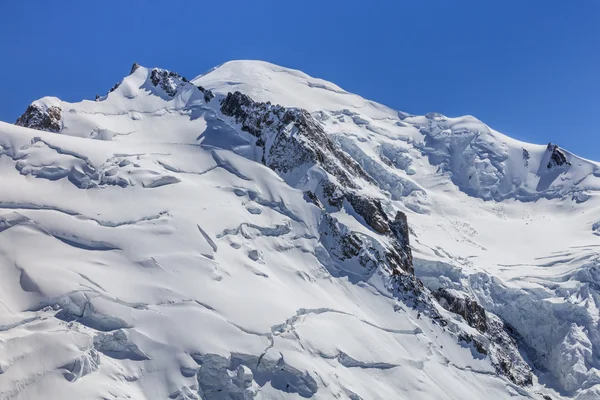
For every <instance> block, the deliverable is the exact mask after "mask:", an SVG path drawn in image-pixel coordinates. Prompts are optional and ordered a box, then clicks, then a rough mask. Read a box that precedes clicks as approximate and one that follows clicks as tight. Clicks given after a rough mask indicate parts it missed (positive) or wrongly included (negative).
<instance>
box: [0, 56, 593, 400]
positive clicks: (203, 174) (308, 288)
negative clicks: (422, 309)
mask: <svg viewBox="0 0 600 400" xmlns="http://www.w3.org/2000/svg"><path fill="white" fill-rule="evenodd" d="M150 73H151V70H150V69H147V68H144V67H140V68H138V69H137V70H135V71H134V72H133V73H132V74H131V75H129V76H127V77H126V78H124V80H123V81H122V83H121V84H120V85H119V86H118V87H117V88H116V89H115V90H114V91H112V92H111V93H109V94H108V95H107V96H104V97H102V98H100V99H99V100H98V101H87V100H84V101H82V102H80V103H67V102H63V101H61V100H59V99H57V98H53V97H46V98H43V99H41V100H38V101H37V102H38V103H39V104H40V105H42V108H43V109H45V108H46V107H51V106H58V107H60V108H61V110H62V117H61V126H62V128H61V130H60V132H59V133H50V132H43V131H37V130H33V129H29V128H24V127H20V126H14V125H11V124H8V123H0V154H1V156H0V182H1V183H2V187H3V190H2V191H1V192H0V271H1V273H2V280H0V398H2V399H40V398H44V399H65V398H73V399H84V398H85V399H87V398H90V399H96V398H97V399H125V398H128V399H167V398H171V399H205V400H208V399H244V400H246V399H252V398H256V399H300V398H313V399H352V400H357V399H364V400H367V399H457V400H458V399H461V400H464V399H474V400H475V399H484V398H485V399H508V398H532V399H541V398H542V397H541V396H542V394H546V395H549V396H551V398H553V399H559V398H576V399H578V400H588V399H598V398H600V326H599V322H600V321H599V320H600V316H599V308H598V307H599V301H600V296H599V290H600V286H599V285H600V256H599V255H598V250H599V249H600V236H599V235H600V233H599V232H600V228H598V226H599V225H600V212H599V211H600V196H599V190H600V164H598V163H596V162H592V161H588V160H584V159H582V158H579V157H577V156H575V155H573V154H571V153H569V152H568V151H566V150H563V149H560V151H561V152H562V153H563V154H564V155H565V157H566V159H567V160H568V162H569V163H568V164H563V165H552V166H551V167H550V168H549V167H548V165H549V161H550V158H551V153H552V152H551V151H549V150H548V149H547V146H546V145H534V144H528V143H523V142H519V141H517V140H514V139H511V138H509V137H507V136H504V135H502V134H501V133H499V132H497V131H494V130H493V129H491V128H490V127H488V126H487V125H485V124H484V123H482V122H481V121H478V120H477V119H475V118H474V117H470V116H466V117H459V118H447V117H444V116H442V115H440V114H428V115H426V116H411V115H408V114H406V113H403V112H399V111H396V110H393V109H391V108H389V107H386V106H383V105H381V104H378V103H375V102H372V101H369V100H365V99H363V98H361V97H360V96H357V95H355V94H351V93H348V92H346V91H344V90H343V89H341V88H339V87H338V86H336V85H335V84H333V83H330V82H326V81H324V80H321V79H315V78H312V77H310V76H308V75H306V74H304V73H302V72H300V71H296V70H292V69H288V68H283V67H279V66H276V65H273V64H269V63H266V62H260V61H232V62H228V63H225V64H223V65H221V66H219V67H216V68H215V69H213V70H211V71H209V72H208V73H206V74H203V75H200V76H198V77H196V78H195V79H193V80H192V81H191V82H192V83H193V84H195V85H202V86H203V87H204V88H206V89H210V90H212V91H213V92H214V93H215V95H216V97H215V98H214V99H212V100H211V101H210V102H208V103H207V102H206V101H205V99H204V96H203V95H202V93H201V92H200V91H199V90H197V89H196V88H195V87H194V86H193V85H192V84H189V83H182V84H181V85H180V86H174V88H175V89H176V94H175V95H174V96H173V97H171V96H170V95H169V94H168V93H166V92H164V90H163V89H161V88H160V87H154V85H152V84H151V82H150ZM236 90H239V91H241V92H242V93H244V94H247V95H249V96H250V97H251V98H252V99H254V100H257V101H262V102H266V101H270V102H272V103H277V104H281V105H283V106H286V107H298V108H304V109H306V110H308V111H309V112H310V113H312V115H313V116H314V117H315V118H316V119H317V120H318V121H319V122H320V123H321V124H322V125H323V127H324V129H325V132H327V133H328V134H329V135H330V136H331V137H332V138H333V139H334V140H335V142H336V143H337V144H338V145H339V146H340V147H341V148H342V149H343V150H344V151H345V152H346V153H348V154H349V155H350V156H351V157H352V158H353V159H355V160H356V161H357V162H359V164H360V165H361V166H362V167H363V168H364V170H365V171H366V172H367V173H368V174H369V175H370V176H371V177H372V178H373V179H374V181H375V182H376V185H371V186H368V187H364V188H363V189H364V190H365V191H367V192H369V193H370V195H372V196H373V197H376V198H379V199H381V200H382V202H383V205H384V209H385V210H386V212H388V213H389V215H394V214H395V211H397V210H401V211H403V212H405V213H406V214H407V216H408V223H409V226H410V229H411V238H410V239H411V245H412V249H413V256H414V266H415V270H416V274H417V276H419V277H420V278H421V280H422V281H423V283H424V284H425V286H426V287H428V288H430V289H431V290H436V289H438V288H447V289H452V290H454V291H456V292H457V293H462V294H465V295H468V296H470V297H471V298H473V299H475V300H477V301H478V302H479V303H480V304H481V305H482V306H484V307H485V309H486V310H488V311H490V312H493V313H495V314H496V315H498V316H500V317H501V318H502V319H504V320H505V321H506V322H508V323H510V324H511V325H512V326H513V327H514V328H515V329H516V330H517V331H518V332H519V334H520V335H521V336H522V337H523V342H524V343H523V347H524V350H523V351H524V352H525V351H527V354H528V357H529V358H530V361H531V364H532V366H533V367H534V368H535V372H536V377H535V379H534V384H533V386H531V387H525V388H521V387H518V386H516V385H514V384H512V383H511V382H510V381H508V380H507V379H506V378H504V377H502V376H499V375H497V374H496V372H495V370H494V368H493V366H492V365H491V362H490V360H489V358H488V357H486V356H484V355H482V354H479V353H477V351H475V349H473V348H472V347H470V346H468V345H466V344H464V343H462V344H461V343H459V342H458V341H457V340H456V338H455V337H454V336H452V335H450V334H449V333H448V332H447V331H446V330H445V329H444V328H442V327H440V326H439V325H438V324H435V323H434V322H433V321H432V320H430V319H428V318H426V317H422V316H421V315H419V314H418V313H417V311H415V310H413V309H412V308H410V307H408V306H407V305H406V304H404V303H403V302H402V301H400V300H398V299H397V298H395V297H394V296H393V295H392V293H390V292H389V291H388V290H387V289H386V288H387V286H386V281H387V280H388V279H389V276H386V275H385V274H384V273H382V272H378V273H375V274H373V275H372V276H371V277H370V278H369V279H368V280H365V281H359V282H356V281H352V280H350V279H349V278H348V277H344V276H336V275H335V274H332V273H331V272H330V269H329V268H328V267H329V266H328V265H327V263H326V261H324V258H323V256H322V254H323V252H324V249H323V246H322V244H321V243H320V241H319V236H320V234H321V232H319V224H320V220H321V218H322V211H321V209H319V208H318V207H316V206H315V205H313V204H312V203H310V202H307V201H306V199H305V196H304V193H303V192H302V190H301V189H302V188H303V185H301V184H298V185H294V186H292V185H290V184H289V182H291V181H293V179H290V177H285V178H286V179H285V180H284V179H282V177H280V176H279V175H277V174H276V173H275V172H274V171H272V170H270V169H269V168H267V167H266V166H264V165H262V164H261V163H260V150H259V149H258V148H257V146H255V144H254V141H255V138H253V137H252V136H251V135H250V134H248V133H246V132H242V131H240V130H239V127H238V126H236V125H235V124H234V123H233V122H232V121H230V120H228V119H227V118H225V117H224V116H223V115H222V114H221V113H220V112H219V99H221V98H222V97H223V96H224V95H226V94H227V93H228V92H233V91H236ZM525 154H527V157H525ZM299 180H301V179H299ZM336 217H337V218H338V219H339V220H340V221H341V222H342V223H343V224H345V225H346V226H348V227H350V228H351V229H353V230H355V231H359V232H361V233H362V234H364V235H374V233H373V232H372V231H371V230H370V229H369V228H368V227H365V225H364V221H360V220H358V219H357V218H356V216H355V215H351V214H346V213H344V212H343V211H341V212H339V213H338V215H336ZM447 315H448V316H449V318H454V319H456V323H457V324H462V325H465V324H464V323H463V321H462V319H461V317H459V316H454V315H452V314H450V313H447ZM465 329H468V327H466V328H465Z"/></svg>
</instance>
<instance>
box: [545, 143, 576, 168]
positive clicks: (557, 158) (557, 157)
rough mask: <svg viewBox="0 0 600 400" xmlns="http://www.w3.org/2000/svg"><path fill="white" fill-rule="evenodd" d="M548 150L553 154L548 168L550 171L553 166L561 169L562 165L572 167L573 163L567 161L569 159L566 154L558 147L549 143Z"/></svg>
mask: <svg viewBox="0 0 600 400" xmlns="http://www.w3.org/2000/svg"><path fill="white" fill-rule="evenodd" d="M546 149H547V150H548V151H549V152H551V153H552V154H551V155H550V161H549V162H548V165H547V167H548V168H549V169H550V168H552V167H553V166H557V167H560V166H561V165H565V164H566V165H571V163H570V162H569V161H567V157H566V156H565V154H564V153H563V152H562V151H560V148H559V147H558V145H556V144H553V143H548V146H547V147H546Z"/></svg>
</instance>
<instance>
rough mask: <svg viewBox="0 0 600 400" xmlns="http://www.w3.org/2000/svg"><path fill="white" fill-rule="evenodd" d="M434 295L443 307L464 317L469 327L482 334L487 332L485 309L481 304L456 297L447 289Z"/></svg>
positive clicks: (440, 290)
mask: <svg viewBox="0 0 600 400" xmlns="http://www.w3.org/2000/svg"><path fill="white" fill-rule="evenodd" d="M433 295H434V297H435V298H436V299H437V300H438V302H439V303H440V305H441V306H442V307H444V308H445V309H446V310H448V311H450V312H453V313H454V314H458V315H460V316H461V317H463V318H464V319H465V321H466V322H467V324H469V326H472V327H473V328H475V329H477V330H478V331H479V332H481V333H485V332H487V329H488V327H487V318H486V314H485V309H484V308H483V307H481V306H480V305H479V303H477V302H476V301H474V300H471V299H469V298H467V297H458V296H455V295H454V294H453V293H451V292H450V291H448V290H446V289H439V290H437V291H436V292H434V293H433Z"/></svg>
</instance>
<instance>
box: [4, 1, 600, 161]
mask: <svg viewBox="0 0 600 400" xmlns="http://www.w3.org/2000/svg"><path fill="white" fill-rule="evenodd" d="M0 3H1V4H0V54H1V55H2V57H1V62H0V76H1V77H2V92H1V94H0V120H4V121H10V122H13V121H14V120H15V119H16V118H17V117H18V116H19V115H20V114H21V113H22V112H23V111H24V110H25V108H26V106H27V105H28V104H29V103H30V102H31V101H33V100H35V99H37V98H39V97H42V96H46V95H53V96H57V97H60V98H62V99H64V100H67V101H78V100H81V99H84V98H85V99H92V98H94V95H95V94H96V93H99V94H104V93H106V92H107V91H108V89H109V88H110V87H111V86H112V85H113V84H114V83H116V82H117V81H119V80H120V79H121V78H122V77H123V76H125V75H126V74H127V73H128V72H129V68H130V66H131V64H132V63H133V62H134V61H135V62H138V63H140V64H142V65H146V66H159V67H163V68H167V69H171V70H174V71H177V72H179V73H180V74H182V75H184V76H187V77H193V76H195V75H197V74H200V73H202V72H204V71H205V70H207V69H209V68H211V67H213V66H215V65H217V64H220V63H222V62H224V61H227V60H231V59H262V60H267V61H271V62H274V63H276V64H280V65H283V66H287V67H293V68H297V69H301V70H303V71H305V72H306V73H308V74H310V75H313V76H316V77H320V78H324V79H327V80H330V81H333V82H335V83H337V84H338V85H340V86H341V87H343V88H344V89H346V90H348V91H351V92H355V93H358V94H360V95H362V96H364V97H367V98H370V99H373V100H376V101H379V102H381V103H384V104H386V105H388V106H391V107H393V108H396V109H399V110H403V111H407V112H410V113H415V114H423V113H426V112H430V111H437V112H441V113H443V114H446V115H449V116H456V115H464V114H472V115H475V116H476V117H478V118H479V119H481V120H483V121H484V122H486V123H488V124H489V125H490V126H492V127H493V128H495V129H497V130H499V131H501V132H503V133H506V134H508V135H510V136H513V137H515V138H518V139H521V140H526V141H530V142H535V143H547V142H548V141H553V142H556V143H558V144H559V145H561V146H562V147H565V148H567V149H569V150H571V151H573V152H575V153H577V154H579V155H581V156H584V157H587V158H592V159H595V160H600V127H599V126H600V118H599V117H600V94H599V93H600V23H599V22H598V21H599V19H600V1H598V0H577V1H559V0H518V1H517V0H505V1H492V0H490V1H487V0H486V1H482V0H419V1H416V0H415V1H411V2H407V1H400V0H388V1H380V0H371V1H366V0H365V1H357V0H346V1H337V0H328V1H324V0H319V1H315V0H307V1H286V0H279V1H271V0H229V1H226V2H220V1H209V2H207V1H192V0H189V1H183V0H173V1H170V2H166V1H160V2H159V1H152V0H146V1H142V0H127V1H123V0H119V1H116V0H105V1H101V2H100V1H93V2H92V1H81V0H61V1H52V2H50V1H42V0H29V1H2V2H0Z"/></svg>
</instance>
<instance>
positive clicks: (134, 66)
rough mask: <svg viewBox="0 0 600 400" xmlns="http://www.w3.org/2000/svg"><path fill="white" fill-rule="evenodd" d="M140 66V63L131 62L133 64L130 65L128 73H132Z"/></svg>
mask: <svg viewBox="0 0 600 400" xmlns="http://www.w3.org/2000/svg"><path fill="white" fill-rule="evenodd" d="M139 67H141V65H140V64H138V63H133V65H132V66H131V71H130V72H129V75H131V74H133V73H134V72H135V71H137V69H138V68H139Z"/></svg>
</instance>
